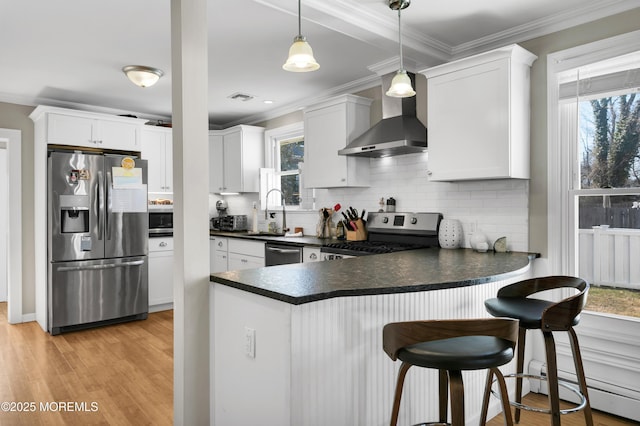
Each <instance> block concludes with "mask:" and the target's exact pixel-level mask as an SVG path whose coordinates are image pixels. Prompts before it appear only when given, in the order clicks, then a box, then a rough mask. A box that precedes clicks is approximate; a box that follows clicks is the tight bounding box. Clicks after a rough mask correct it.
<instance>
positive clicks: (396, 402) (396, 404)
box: [389, 362, 411, 426]
mask: <svg viewBox="0 0 640 426" xmlns="http://www.w3.org/2000/svg"><path fill="white" fill-rule="evenodd" d="M410 367H411V364H407V363H406V362H403V363H402V365H401V366H400V370H399V371H398V381H397V382H396V395H395V398H394V399H393V409H392V410H391V422H390V423H389V424H390V425H391V426H396V425H397V424H398V412H399V411H400V399H401V398H402V387H403V386H404V377H405V376H406V375H407V371H409V368H410Z"/></svg>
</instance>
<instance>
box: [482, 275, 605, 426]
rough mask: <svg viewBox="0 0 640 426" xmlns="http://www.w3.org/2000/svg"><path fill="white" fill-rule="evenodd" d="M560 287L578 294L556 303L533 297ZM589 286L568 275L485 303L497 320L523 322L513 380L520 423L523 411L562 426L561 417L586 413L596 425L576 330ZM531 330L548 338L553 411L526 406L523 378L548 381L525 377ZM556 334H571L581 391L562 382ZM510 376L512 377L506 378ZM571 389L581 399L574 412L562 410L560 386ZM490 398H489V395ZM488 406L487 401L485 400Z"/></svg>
mask: <svg viewBox="0 0 640 426" xmlns="http://www.w3.org/2000/svg"><path fill="white" fill-rule="evenodd" d="M560 288H573V289H576V290H577V294H574V295H573V296H571V297H568V298H566V299H563V300H560V301H559V302H552V301H548V300H542V299H536V298H532V297H528V296H531V295H533V294H535V293H539V292H541V291H545V290H554V289H560ZM588 291H589V284H588V283H587V282H586V281H585V280H583V279H580V278H576V277H567V276H550V277H542V278H533V279H530V280H525V281H520V282H517V283H515V284H511V285H507V286H505V287H503V288H501V289H500V290H499V291H498V297H496V298H494V299H489V300H486V301H485V302H484V304H485V307H486V309H487V311H488V312H489V313H490V314H491V315H493V316H496V317H509V318H516V319H518V320H519V321H520V330H519V336H518V355H517V372H516V374H514V375H511V377H515V378H516V400H515V402H512V405H514V406H515V407H516V413H515V420H516V423H518V422H519V421H520V409H521V408H522V409H527V410H533V411H539V412H544V413H548V414H551V424H552V425H554V426H559V425H560V415H561V414H566V413H568V412H573V411H577V410H580V409H581V410H583V411H584V418H585V421H586V424H587V425H588V426H593V419H592V416H591V405H590V404H589V395H588V393H587V383H586V379H585V375H584V368H583V366H582V357H581V355H580V346H579V345H578V336H577V335H576V332H575V331H574V329H573V327H574V326H576V325H577V324H578V322H579V321H580V312H581V311H582V308H583V307H584V305H585V304H586V303H587V293H588ZM527 330H541V331H542V335H543V337H544V343H545V351H546V358H547V377H546V380H547V383H548V385H549V409H533V408H532V407H528V406H526V405H523V404H522V379H523V377H529V378H536V379H541V380H544V378H543V377H540V376H535V375H529V374H524V372H523V370H524V347H525V337H526V332H527ZM554 331H566V332H568V333H569V337H570V342H571V352H572V353H573V362H574V366H575V370H576V376H577V378H578V386H579V390H578V389H575V387H572V386H571V385H569V384H568V383H566V382H564V381H562V380H558V365H557V359H556V346H555V341H554V339H553V333H552V332H554ZM505 377H509V376H505ZM559 384H560V385H561V386H564V387H566V388H569V389H570V390H572V391H573V392H574V393H576V394H577V395H578V396H579V397H580V398H581V400H582V401H581V403H580V404H579V405H578V406H577V408H574V409H573V410H560V397H559V394H558V385H559ZM485 397H486V395H485ZM485 403H486V401H485Z"/></svg>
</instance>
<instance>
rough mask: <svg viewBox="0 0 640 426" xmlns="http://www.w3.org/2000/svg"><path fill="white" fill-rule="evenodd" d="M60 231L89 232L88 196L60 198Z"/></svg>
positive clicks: (62, 196)
mask: <svg viewBox="0 0 640 426" xmlns="http://www.w3.org/2000/svg"><path fill="white" fill-rule="evenodd" d="M60 220H61V221H62V223H61V224H60V229H61V230H62V232H63V233H85V232H89V196H88V195H61V196H60Z"/></svg>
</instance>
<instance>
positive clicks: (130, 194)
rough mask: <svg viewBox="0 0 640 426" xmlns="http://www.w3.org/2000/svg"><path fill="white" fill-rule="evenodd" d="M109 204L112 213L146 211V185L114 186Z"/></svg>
mask: <svg viewBox="0 0 640 426" xmlns="http://www.w3.org/2000/svg"><path fill="white" fill-rule="evenodd" d="M110 204H111V205H110V209H111V212H112V213H146V212H147V207H148V203H147V185H137V186H133V185H131V186H121V187H116V186H114V187H113V188H112V190H111V199H110Z"/></svg>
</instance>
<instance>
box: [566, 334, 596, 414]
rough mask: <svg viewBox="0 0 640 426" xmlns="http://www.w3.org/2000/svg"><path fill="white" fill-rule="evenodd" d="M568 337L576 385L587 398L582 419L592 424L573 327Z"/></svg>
mask: <svg viewBox="0 0 640 426" xmlns="http://www.w3.org/2000/svg"><path fill="white" fill-rule="evenodd" d="M569 337H570V342H571V352H572V353H573V364H574V365H575V368H576V376H577V377H578V385H579V386H580V392H582V395H584V397H585V398H586V400H587V405H586V406H585V407H584V420H585V422H586V424H587V426H593V417H592V415H591V402H589V393H588V391H587V379H586V377H585V376H584V366H583V365H582V355H581V354H580V345H579V344H578V336H577V335H576V332H575V330H574V329H573V327H571V328H570V329H569Z"/></svg>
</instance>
